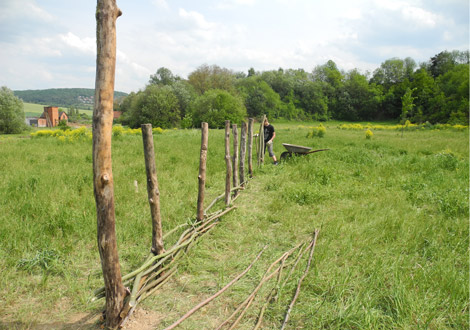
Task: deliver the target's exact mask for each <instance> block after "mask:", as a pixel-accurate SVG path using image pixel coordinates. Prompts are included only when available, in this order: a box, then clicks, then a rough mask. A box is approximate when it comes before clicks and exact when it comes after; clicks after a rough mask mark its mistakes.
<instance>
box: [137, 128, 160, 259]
mask: <svg viewBox="0 0 470 330" xmlns="http://www.w3.org/2000/svg"><path fill="white" fill-rule="evenodd" d="M141 128H142V140H143V142H144V158H145V171H146V173H147V195H148V199H149V205H150V214H151V215H152V253H153V254H156V255H157V254H162V253H163V252H164V248H163V231H162V217H161V214H160V190H159V189H158V177H157V168H156V165H155V150H154V147H153V134H152V124H142V125H141Z"/></svg>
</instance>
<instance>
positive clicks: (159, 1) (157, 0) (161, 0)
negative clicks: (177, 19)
mask: <svg viewBox="0 0 470 330" xmlns="http://www.w3.org/2000/svg"><path fill="white" fill-rule="evenodd" d="M152 3H153V4H154V5H155V6H157V7H160V8H163V9H170V6H169V5H168V3H167V2H166V0H152Z"/></svg>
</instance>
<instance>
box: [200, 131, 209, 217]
mask: <svg viewBox="0 0 470 330" xmlns="http://www.w3.org/2000/svg"><path fill="white" fill-rule="evenodd" d="M208 137H209V125H208V124H207V123H201V154H200V156H199V176H198V181H199V190H198V194H197V220H199V221H202V220H203V219H204V194H205V188H206V163H207V148H208Z"/></svg>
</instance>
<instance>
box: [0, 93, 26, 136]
mask: <svg viewBox="0 0 470 330" xmlns="http://www.w3.org/2000/svg"><path fill="white" fill-rule="evenodd" d="M25 128H26V124H25V117H24V107H23V101H21V100H20V99H19V98H17V97H16V96H15V94H13V91H12V90H10V89H9V88H7V87H5V86H3V87H2V88H1V89H0V133H2V134H17V133H21V132H22V131H23V130H24V129H25Z"/></svg>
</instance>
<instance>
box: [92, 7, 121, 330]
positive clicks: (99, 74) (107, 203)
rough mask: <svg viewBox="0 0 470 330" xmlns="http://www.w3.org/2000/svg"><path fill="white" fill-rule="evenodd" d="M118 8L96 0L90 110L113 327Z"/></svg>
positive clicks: (116, 304)
mask: <svg viewBox="0 0 470 330" xmlns="http://www.w3.org/2000/svg"><path fill="white" fill-rule="evenodd" d="M120 15H121V11H120V10H119V8H118V7H117V5H116V1H115V0H98V3H97V8H96V23H97V25H96V29H97V31H96V45H97V59H96V82H95V104H94V110H93V188H94V195H95V202H96V214H97V225H98V235H97V238H98V250H99V252H100V258H101V267H102V270H103V277H104V286H105V292H106V320H105V322H106V326H107V327H108V328H116V327H117V326H118V325H119V323H120V321H121V318H120V315H119V314H120V312H121V309H122V307H123V305H124V298H125V295H126V291H125V289H124V286H123V284H122V280H121V267H120V265H119V256H118V251H117V242H116V228H115V226H116V219H115V213H114V182H113V172H112V162H111V133H112V125H113V97H114V74H115V67H116V20H117V18H118V17H119V16H120Z"/></svg>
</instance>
